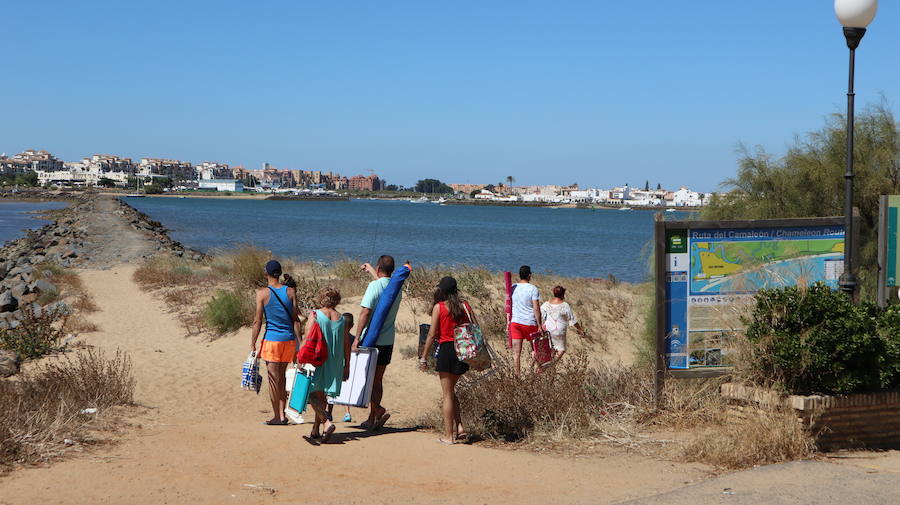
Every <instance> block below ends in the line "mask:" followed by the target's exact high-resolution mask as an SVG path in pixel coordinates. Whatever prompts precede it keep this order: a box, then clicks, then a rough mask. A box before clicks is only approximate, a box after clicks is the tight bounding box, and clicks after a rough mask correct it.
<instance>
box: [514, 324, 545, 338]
mask: <svg viewBox="0 0 900 505" xmlns="http://www.w3.org/2000/svg"><path fill="white" fill-rule="evenodd" d="M536 331H538V327H537V325H526V324H519V323H509V336H510V337H511V338H512V340H531V339H532V336H531V334H532V333H534V332H536Z"/></svg>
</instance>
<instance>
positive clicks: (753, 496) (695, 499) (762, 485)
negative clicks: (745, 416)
mask: <svg viewBox="0 0 900 505" xmlns="http://www.w3.org/2000/svg"><path fill="white" fill-rule="evenodd" d="M891 466H892V465H885V464H883V463H882V462H881V461H880V460H879V459H878V458H875V459H872V458H863V459H860V460H858V461H848V462H845V463H836V462H829V461H796V462H793V463H784V464H780V465H769V466H764V467H759V468H753V469H751V470H745V471H742V472H737V473H733V474H729V475H723V476H721V477H716V478H714V479H710V480H707V481H703V482H701V483H698V484H694V485H691V486H687V487H684V488H681V489H678V490H676V491H671V492H667V493H663V494H659V495H656V496H652V497H649V498H642V499H639V500H632V501H627V502H622V505H626V504H627V505H682V504H684V505H688V504H690V505H720V504H721V505H763V504H765V505H837V504H839V505H894V504H900V472H898V471H896V470H894V469H892V468H891Z"/></svg>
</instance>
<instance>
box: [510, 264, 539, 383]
mask: <svg viewBox="0 0 900 505" xmlns="http://www.w3.org/2000/svg"><path fill="white" fill-rule="evenodd" d="M541 323H542V321H541V294H540V293H539V292H538V288H537V287H536V286H535V285H534V284H532V283H531V267H530V266H528V265H522V266H521V267H519V282H518V284H516V287H515V289H514V290H513V294H512V322H511V323H510V325H509V334H510V337H512V345H513V359H514V360H515V363H516V373H519V372H521V369H522V366H521V363H522V341H523V340H529V341H530V340H531V339H532V337H531V335H532V334H533V333H535V332H537V331H538V329H539V328H541V326H542V324H541Z"/></svg>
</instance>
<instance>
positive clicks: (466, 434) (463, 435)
mask: <svg viewBox="0 0 900 505" xmlns="http://www.w3.org/2000/svg"><path fill="white" fill-rule="evenodd" d="M456 439H457V440H468V439H469V432H467V431H463V432H460V433H457V434H456Z"/></svg>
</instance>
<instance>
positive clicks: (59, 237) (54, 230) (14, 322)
mask: <svg viewBox="0 0 900 505" xmlns="http://www.w3.org/2000/svg"><path fill="white" fill-rule="evenodd" d="M71 201H72V206H71V207H68V208H67V209H65V210H63V211H61V212H57V213H56V214H57V215H58V216H59V217H58V218H57V219H56V220H55V221H53V222H51V223H49V224H46V225H44V226H42V227H41V228H39V229H37V230H29V231H28V232H27V233H26V235H25V236H24V237H22V238H20V239H17V240H12V241H8V242H6V243H5V244H3V247H2V248H0V331H8V330H16V329H20V327H22V326H23V325H24V324H26V323H25V320H26V319H27V316H29V315H30V316H31V317H40V316H41V314H44V313H48V312H59V311H66V310H68V307H67V306H66V304H65V303H63V302H59V301H55V302H52V303H47V305H44V306H42V305H41V304H40V303H39V300H40V298H41V294H43V293H46V294H48V295H49V294H51V293H54V292H58V291H59V288H58V287H57V286H56V285H55V284H53V282H52V281H50V280H47V279H46V278H38V276H37V275H35V274H36V269H39V268H41V266H42V265H45V264H51V263H52V264H56V265H59V266H60V267H68V266H71V265H72V264H73V263H74V262H75V261H76V260H77V259H78V258H79V256H80V255H81V252H82V250H83V248H84V246H85V238H86V235H87V228H86V227H85V226H84V225H83V223H80V222H79V220H78V219H77V218H76V217H75V216H76V215H78V214H79V213H83V212H88V209H89V208H90V207H91V205H92V202H91V201H90V200H89V199H84V198H82V199H72V200H71ZM48 298H52V297H48ZM21 329H22V330H28V328H21ZM18 363H19V359H18V356H16V354H15V353H13V352H10V351H0V377H7V376H9V375H12V374H14V373H16V372H17V371H18Z"/></svg>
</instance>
